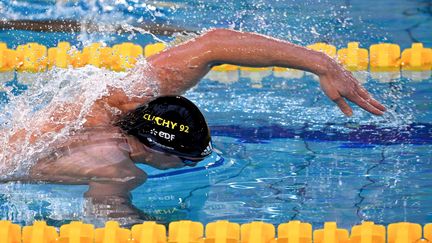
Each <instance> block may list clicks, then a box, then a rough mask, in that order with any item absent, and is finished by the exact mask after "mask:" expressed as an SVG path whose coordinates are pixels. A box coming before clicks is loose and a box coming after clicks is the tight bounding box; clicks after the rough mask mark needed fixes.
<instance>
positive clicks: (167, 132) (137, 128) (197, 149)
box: [117, 96, 212, 159]
mask: <svg viewBox="0 0 432 243" xmlns="http://www.w3.org/2000/svg"><path fill="white" fill-rule="evenodd" d="M117 125H119V126H120V127H121V128H122V129H123V130H124V131H126V132H127V133H128V134H130V135H133V136H135V137H136V138H138V139H139V141H140V142H142V143H143V144H145V145H146V146H148V147H150V148H152V149H155V150H158V151H162V152H166V153H169V154H173V155H177V156H181V157H189V158H196V159H203V158H204V157H206V156H207V155H209V154H211V152H212V145H211V138H210V130H209V128H208V126H207V122H206V120H205V119H204V116H203V115H202V113H201V112H200V110H199V109H198V107H197V106H195V104H193V103H192V102H191V101H190V100H188V99H186V98H184V97H182V96H162V97H158V98H156V99H155V100H153V101H151V102H149V103H148V104H146V105H143V106H140V107H138V108H137V109H135V110H134V111H132V112H130V113H128V114H127V115H126V116H125V117H123V118H122V119H121V120H120V121H119V122H118V123H117Z"/></svg>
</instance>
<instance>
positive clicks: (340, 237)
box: [0, 220, 432, 243]
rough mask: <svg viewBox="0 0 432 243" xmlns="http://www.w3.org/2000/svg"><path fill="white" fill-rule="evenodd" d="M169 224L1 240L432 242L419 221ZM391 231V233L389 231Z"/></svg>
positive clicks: (428, 228)
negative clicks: (316, 226) (344, 224)
mask: <svg viewBox="0 0 432 243" xmlns="http://www.w3.org/2000/svg"><path fill="white" fill-rule="evenodd" d="M166 233H167V231H166V229H165V226H164V225H161V224H157V223H156V222H144V223H142V224H137V225H134V226H132V228H131V229H125V228H121V227H120V226H119V223H118V222H115V221H108V222H106V224H105V227H103V228H96V229H95V227H94V226H93V225H91V224H85V223H83V222H77V221H75V222H71V223H69V224H66V225H63V226H61V227H60V233H58V232H57V230H56V228H54V227H52V226H48V225H47V224H46V223H45V222H44V221H35V222H34V223H33V225H32V226H24V227H23V228H22V231H21V226H19V225H17V224H13V223H11V222H9V221H5V220H3V221H0V242H1V243H168V242H169V243H312V242H314V243H385V242H387V243H415V242H431V241H432V223H429V224H426V225H425V226H424V228H423V229H422V226H421V225H419V224H414V223H409V222H401V223H393V224H390V225H388V227H387V230H386V228H385V227H384V226H383V225H376V224H374V223H373V222H363V223H362V224H361V225H356V226H354V227H353V228H352V229H351V233H349V231H348V230H347V229H341V228H338V226H337V224H336V222H325V223H324V228H322V229H316V230H314V231H312V225H311V224H309V223H304V222H300V221H290V222H287V223H283V224H280V225H279V226H278V227H277V233H278V235H277V237H276V230H275V226H273V225H272V224H269V223H265V222H251V223H246V224H242V225H239V224H237V223H232V222H229V221H226V220H220V221H216V222H212V223H208V224H207V225H206V226H205V236H204V225H203V224H201V223H199V222H193V221H189V220H181V221H175V222H172V223H170V224H169V231H168V235H167V234H166ZM386 234H387V235H386Z"/></svg>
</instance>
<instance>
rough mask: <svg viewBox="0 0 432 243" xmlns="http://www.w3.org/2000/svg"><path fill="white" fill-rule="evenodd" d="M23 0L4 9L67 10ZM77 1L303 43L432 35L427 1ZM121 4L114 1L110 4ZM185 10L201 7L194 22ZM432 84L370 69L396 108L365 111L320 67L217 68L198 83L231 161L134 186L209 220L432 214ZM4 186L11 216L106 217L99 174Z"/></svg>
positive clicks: (56, 221)
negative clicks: (91, 192) (87, 182)
mask: <svg viewBox="0 0 432 243" xmlns="http://www.w3.org/2000/svg"><path fill="white" fill-rule="evenodd" d="M13 2H15V3H13ZM13 2H11V3H8V2H7V1H2V2H1V3H0V12H1V11H3V12H4V13H5V14H6V15H5V16H6V17H7V18H11V19H12V18H17V17H18V18H24V17H25V14H24V13H25V11H30V10H28V9H29V8H30V7H32V6H33V7H37V8H35V9H36V10H37V11H39V12H41V13H35V12H34V19H40V18H42V17H41V16H48V17H50V18H59V16H61V15H59V14H58V15H56V14H54V13H53V11H51V12H50V11H47V9H48V10H53V9H55V8H54V7H53V6H54V5H53V1H38V2H36V3H27V2H24V1H13ZM77 2H78V3H77V4H76V5H70V6H69V5H68V6H63V10H64V12H65V13H64V14H66V15H67V13H69V14H70V16H69V17H71V18H77V17H80V16H83V15H85V13H89V12H92V11H96V12H97V13H98V14H99V15H98V16H100V17H102V20H103V19H104V18H103V17H106V16H110V14H112V13H113V12H115V14H113V16H114V19H115V20H116V21H117V20H118V19H117V18H116V16H120V17H119V19H126V21H129V19H128V18H129V17H130V19H137V18H138V19H139V18H140V17H143V18H144V19H145V20H150V21H154V22H159V23H167V22H169V23H170V24H176V25H180V26H184V27H187V28H190V29H202V28H208V27H233V28H236V29H242V30H251V31H258V32H260V33H264V34H270V35H273V36H276V37H279V38H284V39H287V40H290V41H293V42H295V43H299V44H310V43H313V42H317V41H328V42H329V43H332V44H334V45H336V46H337V47H342V46H345V45H346V44H347V43H348V42H349V41H351V40H359V41H360V42H361V43H362V44H363V45H364V46H365V47H367V46H368V45H370V44H374V43H378V42H379V41H393V42H395V43H398V44H399V45H400V46H401V47H402V48H406V47H409V46H410V45H411V43H412V42H415V41H421V42H423V43H424V44H425V45H426V46H428V47H430V45H431V44H432V36H431V35H430V27H432V26H431V25H432V18H431V4H430V3H428V2H427V1H426V2H425V1H398V3H397V4H395V3H394V2H393V1H379V3H376V2H373V3H371V2H367V1H362V2H361V3H360V2H351V1H318V2H315V1H309V2H306V3H301V4H294V1H278V2H272V1H258V0H257V1H251V2H250V3H249V1H247V3H246V2H242V1H238V2H237V1H236V3H231V2H228V1H215V2H212V3H207V2H204V1H192V0H190V1H181V2H180V1H175V2H174V3H173V2H171V5H170V7H163V6H161V5H158V7H157V8H156V10H149V11H148V13H152V15H151V14H150V17H149V16H146V15H145V14H143V16H136V14H137V12H139V9H140V8H139V7H141V8H146V7H145V6H141V5H140V6H139V7H138V6H135V5H134V4H133V3H132V2H133V1H125V2H126V3H127V4H129V6H133V9H132V11H129V10H128V9H130V8H128V7H127V6H126V5H115V4H114V3H113V2H114V1H89V2H90V3H94V4H95V5H91V6H93V7H94V6H96V7H95V8H97V10H94V9H93V8H91V6H90V7H87V8H85V6H86V4H85V3H83V2H82V1H77ZM111 2H112V3H111ZM311 2H313V3H314V4H310V3H311ZM295 3H297V2H295ZM307 3H309V4H307ZM315 3H316V4H315ZM14 4H15V5H14ZM32 4H33V5H32ZM108 5H109V6H114V7H115V8H114V10H109V11H108V10H106V9H107V6H108ZM155 5H156V2H155ZM83 6H84V7H83ZM173 6H174V7H173ZM26 9H27V10H26ZM77 9H79V10H80V11H82V12H80V11H77ZM98 9H99V10H98ZM100 9H102V10H100ZM146 9H148V7H147V8H146ZM372 9H373V10H374V11H375V12H372ZM36 10H33V11H36ZM72 10H74V11H72ZM198 10H201V11H198ZM44 11H45V12H44ZM110 11H111V12H110ZM30 12H31V11H30ZM218 12H222V13H225V14H220V15H218V14H216V13H218ZM92 13H93V12H92ZM155 13H158V14H155ZM374 13H380V14H374ZM44 14H45V15H44ZM125 16H126V17H128V18H122V17H125ZM185 16H195V17H196V18H189V19H188V20H190V21H188V22H185V18H184V17H185ZM228 16H231V17H228ZM280 16H285V18H283V19H282V20H280ZM276 19H278V20H280V21H276ZM152 38H153V37H152V36H151V35H148V34H145V33H134V34H133V35H132V34H130V33H121V34H116V33H108V34H93V33H85V34H83V33H43V34H40V33H35V32H29V31H15V30H14V31H0V41H5V42H8V44H10V47H16V45H18V44H23V43H25V42H28V40H31V41H38V42H39V43H42V44H46V45H50V46H54V45H55V44H56V43H57V41H58V40H66V41H71V42H72V43H73V44H77V45H78V46H79V45H85V43H89V42H94V41H99V40H103V41H105V42H106V43H107V44H109V45H112V44H115V43H119V42H123V41H126V40H131V41H133V42H135V43H138V44H145V43H149V42H151V40H153V39H152ZM161 38H163V39H165V40H170V39H169V38H167V37H161ZM364 74H365V75H368V73H364ZM431 83H432V78H431V77H430V74H429V76H428V78H426V79H424V80H422V81H414V80H412V79H409V78H407V77H405V76H402V77H401V78H398V79H396V80H393V81H392V82H380V81H379V80H376V79H372V78H371V77H368V78H367V82H366V83H365V84H364V85H365V87H366V88H367V89H368V90H369V91H370V92H371V93H372V94H373V95H374V97H375V98H376V99H378V100H379V101H381V102H382V103H384V105H385V106H386V107H387V108H388V110H389V111H388V112H387V113H386V114H385V115H384V116H383V117H374V116H372V115H370V114H368V113H366V112H364V111H362V110H361V109H360V108H358V107H356V106H354V116H353V117H351V118H347V117H344V116H343V115H342V113H341V112H340V111H339V110H338V109H337V107H336V106H335V105H334V104H333V103H332V102H331V101H329V100H328V99H327V98H326V97H325V96H324V94H323V93H322V92H321V91H320V88H319V84H318V82H317V81H316V80H314V79H313V77H312V76H311V75H305V76H302V77H301V78H290V79H286V78H279V77H276V76H275V75H274V74H271V75H270V76H267V77H264V78H263V79H262V80H261V81H258V82H256V81H255V82H252V81H251V80H250V79H248V78H242V77H240V78H239V79H238V81H237V82H234V83H224V82H218V81H215V80H210V78H209V76H207V77H206V78H204V79H203V81H202V82H201V83H200V84H199V85H198V86H197V87H195V88H194V89H192V90H190V91H188V92H187V93H186V94H185V96H186V97H188V98H189V99H191V100H192V101H194V102H195V103H196V104H197V106H198V107H200V109H201V110H202V111H203V113H204V115H205V117H206V118H207V120H208V123H209V126H210V129H211V133H212V137H213V143H214V147H215V148H216V149H217V150H218V152H217V154H219V156H221V157H222V158H223V163H220V164H218V166H212V167H210V168H208V169H206V170H197V171H190V172H188V173H179V174H170V175H169V176H162V177H154V178H151V179H149V180H148V181H147V182H146V183H145V184H144V185H142V186H140V187H139V188H137V189H135V190H134V191H133V193H132V194H133V203H134V205H135V206H136V207H138V208H139V209H141V210H143V211H144V212H145V213H147V214H150V215H153V216H156V217H158V218H159V219H161V220H163V221H165V222H170V221H174V220H180V219H190V220H195V221H200V222H202V223H203V224H206V223H208V222H211V221H214V220H220V219H227V220H230V221H233V222H238V223H246V222H250V221H253V220H260V221H266V222H269V223H272V224H275V225H276V224H280V223H283V222H286V221H288V220H292V219H297V220H302V221H306V222H310V223H312V224H313V226H314V227H321V226H322V224H323V222H325V221H337V222H338V225H340V226H342V227H347V228H348V227H351V226H353V225H355V224H358V223H360V222H362V221H364V220H370V221H374V222H375V223H379V224H389V223H393V222H398V221H410V222H415V223H420V224H425V223H428V222H432V206H431V205H432V156H431V155H432V153H431V151H432V145H431V144H432V136H431V134H432V109H431V108H432V99H431V97H432V84H431ZM10 84H11V85H12V86H14V88H15V89H16V90H17V94H18V93H19V92H24V90H25V88H23V87H21V86H17V85H16V84H17V81H16V80H15V81H13V82H12V83H10ZM18 91H19V92H18ZM215 156H216V155H215ZM144 169H145V168H144ZM180 182H181V183H180ZM0 188H1V190H0V202H1V204H0V218H3V219H9V220H13V221H15V222H19V223H22V224H28V223H29V222H31V221H32V219H34V218H37V219H45V220H47V221H48V223H51V224H53V225H57V226H59V225H60V224H62V223H64V222H66V221H69V220H76V219H82V218H85V219H88V220H89V221H91V220H92V219H91V215H90V216H89V215H86V217H88V218H86V217H84V216H83V215H84V214H85V212H84V209H83V208H84V202H83V199H82V193H83V192H85V191H86V190H87V187H86V186H65V185H48V184H41V185H25V184H19V183H18V184H17V183H6V184H3V185H0Z"/></svg>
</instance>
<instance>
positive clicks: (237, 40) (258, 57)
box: [148, 29, 328, 95]
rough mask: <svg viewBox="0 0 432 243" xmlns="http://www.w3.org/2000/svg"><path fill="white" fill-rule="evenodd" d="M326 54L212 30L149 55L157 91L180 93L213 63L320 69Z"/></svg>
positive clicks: (220, 30) (206, 71) (252, 35)
mask: <svg viewBox="0 0 432 243" xmlns="http://www.w3.org/2000/svg"><path fill="white" fill-rule="evenodd" d="M327 59H328V57H326V55H325V54H322V53H319V52H316V51H312V50H309V49H306V48H304V47H301V46H297V45H294V44H292V43H289V42H286V41H282V40H277V39H274V38H270V37H266V36H263V35H259V34H255V33H244V32H239V31H234V30H228V29H214V30H211V31H209V32H207V33H205V34H203V35H201V36H199V37H197V38H196V39H194V40H192V41H188V42H186V43H184V44H181V45H179V46H175V47H172V48H170V49H167V50H165V51H163V52H161V53H159V54H157V55H154V56H151V57H150V58H149V59H148V61H149V63H150V64H151V65H152V66H153V68H154V70H155V73H156V76H157V78H158V80H159V84H160V93H161V94H162V95H163V94H166V95H172V94H180V93H182V92H184V91H186V90H187V89H189V88H191V87H193V86H194V85H196V84H197V83H198V81H199V80H200V79H201V78H202V77H204V75H206V74H207V73H208V72H209V71H210V69H211V68H212V67H213V66H215V65H220V64H234V65H240V66H251V67H269V66H280V67H292V68H297V69H302V70H306V71H311V72H314V73H322V72H324V71H323V69H325V64H326V63H327V62H326V60H327Z"/></svg>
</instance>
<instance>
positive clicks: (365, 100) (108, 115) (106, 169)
mask: <svg viewBox="0 0 432 243" xmlns="http://www.w3.org/2000/svg"><path fill="white" fill-rule="evenodd" d="M275 50H277V51H275ZM147 61H148V63H149V64H150V65H151V66H152V75H154V76H155V78H156V79H157V81H158V84H159V93H160V95H180V94H182V93H184V92H185V91H186V90H188V89H190V88H191V87H193V86H195V85H196V84H197V83H198V82H199V80H201V78H202V77H204V76H205V74H207V72H209V71H210V69H211V68H212V67H213V66H216V65H221V64H234V65H240V66H251V67H271V66H279V67H287V68H295V69H300V70H304V71H308V72H312V73H315V74H316V75H318V76H319V78H320V86H321V88H322V90H323V91H324V92H325V94H326V95H327V96H328V97H329V98H330V99H331V100H332V101H334V102H335V104H336V105H337V106H338V107H339V108H340V110H341V111H342V112H343V113H344V114H345V115H347V116H351V115H352V109H351V107H349V105H348V104H347V102H346V100H349V101H352V102H353V103H355V104H357V105H359V106H360V107H361V108H363V109H365V110H366V111H368V112H370V113H372V114H375V115H382V114H383V113H384V112H385V110H386V109H385V107H384V106H383V105H382V104H380V103H379V102H378V101H376V100H375V99H373V98H372V97H371V95H370V94H369V93H368V92H367V91H366V90H365V89H364V88H363V87H362V86H361V85H360V83H359V82H358V81H357V80H356V79H355V78H354V77H353V76H352V74H351V73H350V72H349V71H346V70H345V69H344V68H343V67H342V66H341V65H339V64H338V63H337V62H336V61H335V60H333V59H331V58H330V57H328V56H327V55H325V54H323V53H320V52H316V51H313V50H309V49H306V48H304V47H301V46H297V45H294V44H291V43H288V42H285V41H281V40H276V39H273V38H270V37H266V36H262V35H259V34H254V33H243V32H237V31H233V30H225V29H215V30H211V31H209V32H207V33H205V34H203V35H201V36H199V37H197V38H196V39H194V40H192V41H189V42H186V43H183V44H181V45H179V46H175V47H172V48H170V49H167V50H165V51H163V52H161V53H159V54H157V55H154V56H151V57H150V58H148V60H147ZM142 75H148V74H146V73H143V74H142ZM143 85H145V84H143ZM149 95H151V94H149ZM287 95H289V94H287ZM148 101H149V100H148V98H140V99H138V98H133V97H128V96H127V95H126V94H125V92H123V91H122V90H120V89H115V88H111V89H110V92H109V95H107V96H105V97H102V98H101V99H100V100H98V101H97V102H95V104H94V105H93V107H92V109H91V112H90V113H89V114H88V115H87V117H86V120H87V122H86V123H85V125H84V127H85V128H86V129H90V130H91V129H92V128H96V127H98V128H101V127H102V128H103V127H105V128H106V130H107V131H110V130H115V127H113V125H111V124H113V121H115V120H116V119H118V115H114V114H112V112H111V111H110V110H109V109H107V107H113V108H116V109H118V110H120V111H121V113H122V114H125V113H127V112H129V111H132V110H134V109H135V108H136V107H138V106H139V105H141V104H144V103H146V102H148ZM65 108H67V109H65ZM80 109H81V104H79V103H65V104H62V105H61V106H60V107H59V109H56V110H58V111H61V110H68V111H69V112H67V113H64V112H63V113H62V112H54V113H53V114H52V118H53V119H52V120H51V121H50V122H46V123H45V124H41V125H40V132H39V134H37V135H35V134H30V141H31V142H34V141H37V139H39V136H40V135H41V134H44V133H48V132H58V131H60V130H61V129H62V128H63V126H62V125H59V122H57V121H59V120H62V121H68V120H69V121H72V120H74V119H76V117H77V116H78V114H79V111H80ZM25 134H26V131H24V130H22V131H18V132H17V133H16V134H15V135H14V136H12V137H11V139H10V141H9V145H8V146H10V147H13V146H14V145H16V144H19V142H20V141H22V140H23V139H24V137H25V136H24V135H25ZM131 141H132V142H131V143H130V144H135V145H134V146H137V147H139V146H143V145H139V143H137V142H136V141H133V139H132V140H131ZM113 150H115V153H116V156H117V157H118V158H123V159H120V160H119V161H116V162H115V163H111V164H110V165H106V163H102V162H103V161H102V162H101V161H100V160H99V161H98V159H95V160H93V162H90V163H88V164H80V165H77V164H74V163H73V162H68V161H63V162H62V163H51V164H42V162H38V163H36V164H35V165H34V167H33V168H32V169H31V173H30V174H29V176H28V177H27V178H20V179H22V180H24V181H29V182H31V181H47V182H51V183H67V184H88V185H89V190H88V191H87V192H86V194H85V196H86V197H88V198H89V199H91V200H93V201H94V202H95V203H105V204H110V201H115V200H110V199H112V198H116V197H117V198H123V199H125V200H124V201H123V202H122V205H126V206H125V207H120V206H118V205H117V206H118V208H122V210H123V211H124V212H123V215H125V214H127V215H133V214H138V210H137V209H136V208H134V207H133V205H131V203H130V199H128V198H129V195H130V194H129V193H130V191H131V190H133V189H134V188H136V187H137V186H139V185H141V184H142V183H144V182H145V180H146V179H147V175H146V174H145V172H143V171H142V170H140V169H139V168H138V167H136V165H135V163H138V162H142V161H146V162H145V163H147V164H149V165H151V166H154V167H156V168H159V169H168V168H179V167H181V166H183V164H182V162H181V160H180V158H178V157H176V156H170V155H167V154H160V153H154V152H152V151H148V150H146V148H141V154H131V153H130V152H128V151H127V149H126V150H124V149H123V150H122V149H117V148H114V147H113ZM0 152H1V150H0ZM101 154H102V153H99V154H94V155H89V156H94V157H95V158H97V157H100V155H101ZM120 201H121V200H120ZM113 206H114V207H113V208H115V207H116V205H113ZM127 208H129V209H127ZM112 215H117V216H118V215H122V212H113V213H112Z"/></svg>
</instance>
